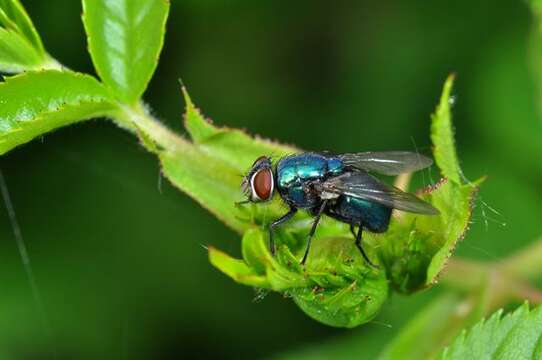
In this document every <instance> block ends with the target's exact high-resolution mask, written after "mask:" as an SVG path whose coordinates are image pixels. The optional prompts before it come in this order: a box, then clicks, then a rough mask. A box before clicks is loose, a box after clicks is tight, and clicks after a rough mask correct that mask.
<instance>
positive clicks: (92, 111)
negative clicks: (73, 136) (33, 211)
mask: <svg viewBox="0 0 542 360" xmlns="http://www.w3.org/2000/svg"><path fill="white" fill-rule="evenodd" d="M114 108H115V107H114V105H113V103H112V101H111V98H110V96H109V93H108V92H107V90H106V89H105V88H104V87H103V86H102V85H101V84H100V83H99V82H98V81H96V80H95V79H94V78H93V77H91V76H88V75H83V74H80V73H75V72H67V71H56V70H47V71H41V72H29V73H24V74H21V75H16V76H12V77H8V78H6V80H5V82H3V83H0V154H4V153H6V152H7V151H9V150H11V149H12V148H14V147H15V146H17V145H20V144H23V143H26V142H28V141H30V140H32V139H33V138H35V137H37V136H40V135H43V134H45V133H47V132H49V131H51V130H53V129H56V128H58V127H61V126H65V125H68V124H71V123H74V122H77V121H81V120H85V119H89V118H92V117H97V116H103V115H105V114H107V113H108V112H109V111H112V110H114Z"/></svg>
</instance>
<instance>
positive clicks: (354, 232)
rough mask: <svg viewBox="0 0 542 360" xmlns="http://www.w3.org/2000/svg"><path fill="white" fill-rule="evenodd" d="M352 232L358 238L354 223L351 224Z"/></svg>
mask: <svg viewBox="0 0 542 360" xmlns="http://www.w3.org/2000/svg"><path fill="white" fill-rule="evenodd" d="M350 233H351V234H352V236H354V239H357V238H358V236H357V235H356V230H355V229H354V224H350Z"/></svg>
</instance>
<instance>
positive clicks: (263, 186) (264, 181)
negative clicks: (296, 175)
mask: <svg viewBox="0 0 542 360" xmlns="http://www.w3.org/2000/svg"><path fill="white" fill-rule="evenodd" d="M250 189H251V191H252V200H253V201H267V200H270V199H271V197H272V196H273V190H274V181H273V172H272V171H271V169H261V170H258V171H256V172H255V173H254V174H253V175H252V178H251V179H250Z"/></svg>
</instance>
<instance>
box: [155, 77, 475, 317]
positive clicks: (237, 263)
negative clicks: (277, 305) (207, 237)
mask: <svg viewBox="0 0 542 360" xmlns="http://www.w3.org/2000/svg"><path fill="white" fill-rule="evenodd" d="M447 86H448V90H447V91H448V93H449V87H451V84H448V85H447ZM183 91H184V92H185V99H186V103H187V110H186V114H185V126H186V128H187V130H188V132H189V134H190V135H191V137H192V140H193V141H192V142H189V141H186V140H182V141H180V142H179V144H178V146H174V147H171V148H167V149H164V150H163V151H161V152H160V154H159V156H160V159H161V162H162V170H163V173H164V174H165V176H166V177H167V178H168V179H169V180H170V181H171V182H172V183H173V184H174V185H175V186H177V187H178V188H180V189H181V190H183V191H185V192H186V193H188V194H189V195H190V196H192V197H193V198H194V199H195V200H196V201H198V202H199V203H200V204H201V205H202V206H204V207H205V208H207V209H209V210H210V211H211V212H212V213H214V214H215V215H216V216H217V217H218V218H219V219H221V220H222V221H224V222H225V223H226V224H227V225H229V226H230V227H231V228H233V229H234V230H236V231H238V232H240V233H244V236H243V241H242V249H243V251H242V252H243V260H232V259H230V258H227V257H225V256H222V257H220V259H227V260H228V261H226V260H224V261H220V262H217V261H216V257H213V259H215V260H212V261H213V264H214V265H215V266H217V267H218V268H219V269H220V270H221V271H223V272H224V273H225V274H227V275H228V276H230V277H232V278H233V279H234V280H236V281H238V282H240V283H243V284H252V285H253V286H254V284H253V283H251V281H252V278H251V277H249V278H250V279H251V280H246V279H247V273H248V274H250V276H256V278H257V279H258V280H257V281H261V284H264V285H260V286H262V287H266V288H269V289H272V290H275V291H279V292H283V293H287V294H288V295H290V296H292V297H293V298H294V301H295V302H296V303H297V304H298V305H299V306H300V308H302V309H303V311H305V312H306V313H307V314H309V315H310V316H311V317H313V318H315V319H317V320H319V321H321V322H323V323H326V324H328V325H332V326H341V327H353V326H356V325H359V324H362V323H364V322H366V321H368V320H370V319H371V318H373V317H374V316H375V315H376V314H377V312H378V310H379V309H380V307H381V306H382V304H383V303H384V302H385V300H386V297H387V296H388V287H389V285H390V284H391V285H392V287H393V288H394V289H395V290H397V291H400V292H404V293H408V292H412V291H415V290H418V289H420V288H423V287H425V286H428V285H431V284H432V283H434V281H435V279H436V276H437V275H438V274H439V273H440V271H441V270H442V268H443V267H444V264H445V261H446V260H447V259H448V257H449V256H450V254H451V252H452V250H453V248H454V246H455V243H456V241H457V240H458V239H459V238H461V237H462V236H463V234H464V232H465V231H466V227H467V224H468V220H469V217H470V210H471V201H472V197H473V196H474V193H475V192H476V184H474V185H473V184H458V183H454V182H452V181H445V180H443V181H441V183H439V184H438V186H435V187H433V188H431V189H428V190H426V191H425V193H424V194H423V195H422V196H423V197H425V198H426V200H427V201H429V202H431V203H432V204H433V205H434V206H435V207H437V208H438V209H439V210H440V212H441V215H440V216H421V215H415V214H402V216H401V218H399V219H393V220H392V222H391V225H390V229H389V230H388V231H387V232H386V233H384V234H379V235H374V234H370V233H366V235H365V236H364V243H365V244H364V245H365V248H366V250H367V251H368V252H369V253H370V258H371V259H373V261H375V262H377V263H380V264H381V265H383V266H384V268H385V269H381V270H379V271H375V270H374V269H373V268H371V267H369V266H368V265H367V263H366V262H365V261H363V259H362V258H361V255H360V254H359V251H358V249H357V248H356V247H355V246H354V240H353V238H352V235H351V234H350V233H349V230H348V227H347V225H345V224H344V223H340V222H338V221H335V220H333V219H330V218H327V217H323V219H322V221H321V223H320V225H319V226H318V229H317V232H316V235H315V238H314V240H313V245H312V248H311V252H310V254H309V257H308V261H307V263H306V265H305V267H302V266H300V265H299V261H300V259H301V257H302V254H303V251H304V248H305V246H306V241H307V234H308V229H309V227H310V225H311V219H310V216H308V215H307V214H306V213H305V212H303V211H300V212H299V213H298V215H296V216H295V217H294V219H292V220H290V221H289V222H288V223H287V225H286V226H284V227H281V228H280V229H278V230H277V231H276V232H275V240H276V243H277V244H278V246H279V250H278V253H277V256H276V257H275V258H274V257H272V256H271V254H270V253H269V249H268V236H267V231H266V230H267V229H268V226H269V224H270V223H271V222H272V221H273V220H275V219H277V218H279V217H280V216H281V215H284V214H285V213H286V211H287V207H286V206H285V205H284V204H283V202H282V201H281V200H280V199H279V197H278V196H276V197H275V199H274V200H273V201H271V202H269V203H265V204H247V205H241V206H235V205H234V203H235V202H237V201H240V200H243V196H242V194H241V191H240V183H241V180H242V176H243V175H244V174H245V173H246V171H247V170H248V169H249V168H250V166H251V164H252V163H253V162H254V160H255V159H256V158H258V157H259V156H261V155H274V156H275V158H276V157H281V156H284V155H286V154H291V153H295V152H297V150H296V149H295V148H292V147H288V146H284V145H280V144H276V143H272V142H269V141H266V140H262V139H259V138H253V137H250V136H248V135H247V134H246V133H244V132H242V131H239V130H236V129H228V128H221V127H216V126H214V125H213V124H212V123H211V122H210V121H208V120H207V119H205V118H204V117H203V115H202V114H201V112H199V110H197V109H196V107H195V106H194V105H193V103H192V101H191V100H190V98H189V96H188V94H187V93H186V91H185V90H184V89H183ZM442 114H443V113H442V112H440V113H439V114H437V115H435V116H434V117H433V121H434V122H439V126H435V127H434V135H435V136H434V137H433V138H434V139H435V141H436V143H435V144H434V145H435V148H442V147H446V146H453V139H448V138H447V137H446V136H451V135H452V132H451V122H450V120H449V118H450V114H449V113H447V114H446V113H444V115H442ZM440 116H447V117H448V121H447V122H445V121H442V119H441V118H440ZM446 125H447V126H448V127H446ZM360 150H361V149H360ZM445 153H447V154H448V156H447V157H439V158H438V159H437V165H439V167H440V166H441V165H442V167H443V168H446V167H447V166H448V163H449V161H450V159H455V158H453V157H450V155H449V154H455V149H447V150H446V151H445ZM454 156H455V155H454ZM450 169H453V167H449V166H448V168H447V170H443V171H447V172H449V171H451V170H450ZM458 171H459V170H458ZM456 175H457V176H458V178H459V174H456ZM255 226H256V228H255ZM262 230H263V231H262ZM212 255H213V256H215V255H216V252H214V253H213V254H212ZM243 263H244V265H243V266H241V264H243ZM350 263H351V264H352V265H351V266H350V265H349V264H350ZM261 277H264V278H265V281H263V280H262V278H261ZM361 284H363V286H362V285H361ZM315 289H317V290H318V291H317V292H315Z"/></svg>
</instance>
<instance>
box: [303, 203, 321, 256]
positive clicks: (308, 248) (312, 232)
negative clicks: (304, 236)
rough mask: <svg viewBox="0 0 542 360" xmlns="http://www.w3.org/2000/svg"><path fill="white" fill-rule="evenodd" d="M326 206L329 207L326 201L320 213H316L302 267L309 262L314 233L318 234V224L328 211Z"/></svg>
mask: <svg viewBox="0 0 542 360" xmlns="http://www.w3.org/2000/svg"><path fill="white" fill-rule="evenodd" d="M326 205H327V200H324V201H323V202H322V205H320V208H319V209H318V212H317V213H316V216H315V218H314V222H313V223H312V227H311V231H310V232H309V240H308V241H307V247H306V248H305V254H304V255H303V259H302V260H301V265H303V264H305V261H306V260H307V256H308V255H309V250H310V248H311V241H312V237H313V236H314V233H315V232H316V227H317V226H318V222H319V221H320V217H321V216H322V213H323V212H324V210H325V209H326Z"/></svg>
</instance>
